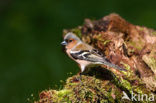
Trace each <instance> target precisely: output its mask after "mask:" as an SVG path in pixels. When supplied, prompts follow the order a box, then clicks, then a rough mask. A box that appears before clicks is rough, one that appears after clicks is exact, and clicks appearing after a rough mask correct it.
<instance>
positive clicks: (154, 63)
mask: <svg viewBox="0 0 156 103" xmlns="http://www.w3.org/2000/svg"><path fill="white" fill-rule="evenodd" d="M143 60H144V61H145V63H146V64H147V65H148V66H149V67H150V68H151V69H152V70H153V71H154V72H156V59H155V58H154V57H151V56H146V55H144V56H143Z"/></svg>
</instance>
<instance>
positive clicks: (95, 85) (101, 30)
mask: <svg viewBox="0 0 156 103" xmlns="http://www.w3.org/2000/svg"><path fill="white" fill-rule="evenodd" d="M67 32H74V33H75V34H76V35H78V36H79V37H80V38H81V39H82V41H84V42H86V43H88V44H90V45H92V46H93V47H94V48H96V49H98V50H99V51H101V53H103V55H104V56H105V57H106V58H107V59H108V60H109V61H110V62H112V63H114V64H116V65H118V66H120V67H122V68H125V69H127V71H126V72H122V71H116V70H115V69H114V68H109V67H106V66H100V67H94V68H92V69H90V71H89V72H88V73H85V74H84V75H82V80H81V81H82V83H81V82H80V81H79V80H78V78H79V74H77V75H74V76H72V77H69V78H68V79H67V80H66V84H65V85H64V88H63V89H62V90H46V91H43V92H41V93H40V100H38V101H37V102H35V103H132V102H134V103H135V102H136V101H132V100H126V99H122V97H123V91H124V92H125V93H126V94H127V95H128V96H129V98H131V96H132V93H135V94H138V95H142V94H147V95H150V94H153V95H155V93H156V76H155V75H156V31H154V30H153V29H149V28H146V27H143V26H137V25H133V24H130V23H129V22H127V21H125V20H124V19H123V18H121V17H120V16H119V15H117V14H110V15H108V16H105V17H103V18H102V19H100V20H90V19H85V23H84V25H83V26H79V27H77V28H74V29H70V30H64V32H63V34H66V33H67ZM140 102H143V103H147V102H150V101H141V100H140ZM140 102H139V103H140ZM155 102H156V100H155Z"/></svg>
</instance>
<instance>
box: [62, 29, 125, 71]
mask: <svg viewBox="0 0 156 103" xmlns="http://www.w3.org/2000/svg"><path fill="white" fill-rule="evenodd" d="M61 45H63V46H64V47H65V51H66V53H67V55H68V56H69V57H70V58H71V59H72V60H74V61H75V62H77V63H78V64H79V66H80V69H81V73H83V72H84V71H85V70H86V68H87V67H88V66H91V65H94V66H95V65H106V66H108V67H111V68H114V69H116V70H119V71H126V70H125V69H123V68H121V67H119V66H117V65H115V64H113V63H111V62H109V61H108V60H107V59H106V58H105V57H104V56H102V55H101V53H100V52H99V50H97V49H95V48H93V47H92V46H90V45H89V44H86V43H85V42H83V41H82V40H81V39H80V38H79V37H78V36H76V35H75V34H74V33H73V32H68V33H67V34H65V36H64V40H63V41H62V42H61Z"/></svg>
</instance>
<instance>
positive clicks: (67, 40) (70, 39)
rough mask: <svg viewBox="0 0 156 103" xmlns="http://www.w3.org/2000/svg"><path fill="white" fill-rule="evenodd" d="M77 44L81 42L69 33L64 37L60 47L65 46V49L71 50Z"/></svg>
mask: <svg viewBox="0 0 156 103" xmlns="http://www.w3.org/2000/svg"><path fill="white" fill-rule="evenodd" d="M79 42H81V40H80V39H79V37H77V36H76V35H75V34H74V33H72V32H69V33H67V34H66V35H65V36H64V41H63V42H61V45H63V46H65V47H66V49H71V48H73V47H74V46H75V45H76V44H77V43H79Z"/></svg>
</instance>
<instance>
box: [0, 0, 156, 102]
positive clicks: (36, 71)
mask: <svg viewBox="0 0 156 103" xmlns="http://www.w3.org/2000/svg"><path fill="white" fill-rule="evenodd" d="M155 4H156V1H155V0H153V1H152V0H150V1H147V0H141V1H139V0H138V1H136V0H129V1H126V0H94V1H91V0H79V1H74V0H55V1H54V0H0V103H27V102H28V101H27V99H28V98H29V99H30V100H34V99H35V100H36V99H38V94H39V93H40V92H41V91H42V90H45V89H50V88H52V89H59V88H61V85H62V83H61V82H60V80H63V81H64V80H66V78H67V77H69V76H71V73H70V72H72V75H74V74H76V73H78V71H79V68H78V66H77V65H76V63H75V62H73V61H72V60H70V59H69V58H68V57H67V55H65V53H63V52H62V47H61V45H60V42H61V41H62V30H63V29H65V28H66V29H68V28H74V27H76V26H78V25H82V24H83V21H84V19H85V18H91V19H100V18H102V17H103V16H105V15H108V14H110V13H112V12H116V13H118V14H119V15H121V16H122V17H123V18H125V19H126V20H127V21H129V22H131V23H133V24H136V25H144V26H147V27H150V28H153V29H156V6H155ZM32 95H33V96H32Z"/></svg>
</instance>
